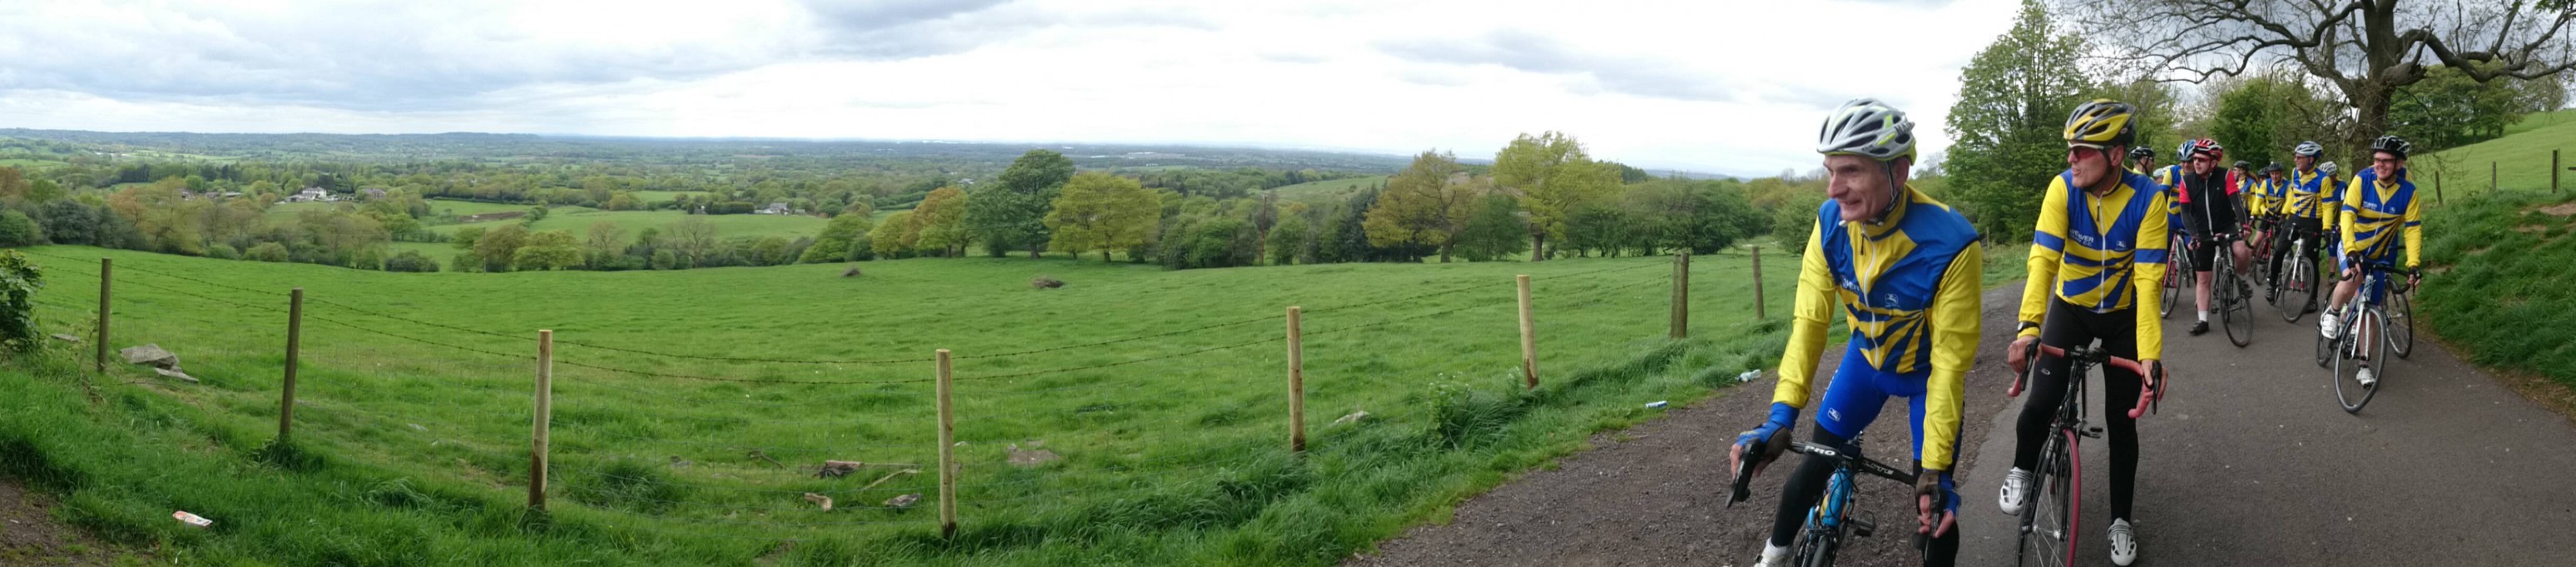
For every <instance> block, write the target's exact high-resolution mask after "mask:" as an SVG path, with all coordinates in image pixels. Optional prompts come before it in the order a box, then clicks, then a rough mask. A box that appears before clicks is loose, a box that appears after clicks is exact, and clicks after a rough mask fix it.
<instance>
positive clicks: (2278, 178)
mask: <svg viewBox="0 0 2576 567" xmlns="http://www.w3.org/2000/svg"><path fill="white" fill-rule="evenodd" d="M2282 181H2288V179H2287V178H2285V177H2283V176H2282V173H2281V170H2278V169H2275V170H2272V182H2273V183H2279V182H2282Z"/></svg>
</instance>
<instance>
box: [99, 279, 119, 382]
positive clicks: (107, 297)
mask: <svg viewBox="0 0 2576 567" xmlns="http://www.w3.org/2000/svg"><path fill="white" fill-rule="evenodd" d="M114 281H116V260H113V259H108V258H99V259H98V373H99V375H100V376H105V375H107V320H108V317H107V308H108V306H109V305H111V304H112V303H113V302H112V301H111V300H112V299H113V298H114V296H113V295H111V294H109V293H108V288H109V285H108V284H109V283H111V282H114Z"/></svg>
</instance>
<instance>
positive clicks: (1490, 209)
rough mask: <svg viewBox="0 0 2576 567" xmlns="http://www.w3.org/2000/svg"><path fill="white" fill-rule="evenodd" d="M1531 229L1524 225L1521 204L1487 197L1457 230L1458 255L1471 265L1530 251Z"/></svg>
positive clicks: (1506, 198) (1505, 197)
mask: <svg viewBox="0 0 2576 567" xmlns="http://www.w3.org/2000/svg"><path fill="white" fill-rule="evenodd" d="M1529 244H1530V241H1529V226H1528V224H1527V223H1523V222H1521V201H1520V199H1514V198H1512V196H1510V195H1504V194H1500V193H1494V194H1487V195H1485V197H1484V203H1483V204H1479V205H1477V206H1476V213H1475V214H1474V215H1471V216H1469V217H1467V224H1466V226H1465V227H1463V228H1460V229H1459V230H1458V254H1459V255H1461V256H1465V257H1466V258H1467V261H1470V262H1490V261H1494V260H1499V259H1502V258H1503V257H1505V256H1510V255H1512V254H1519V253H1521V252H1526V251H1528V250H1529Z"/></svg>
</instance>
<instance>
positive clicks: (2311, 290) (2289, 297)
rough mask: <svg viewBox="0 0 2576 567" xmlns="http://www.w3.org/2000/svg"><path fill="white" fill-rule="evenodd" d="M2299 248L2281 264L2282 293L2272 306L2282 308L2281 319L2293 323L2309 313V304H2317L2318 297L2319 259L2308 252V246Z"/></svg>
mask: <svg viewBox="0 0 2576 567" xmlns="http://www.w3.org/2000/svg"><path fill="white" fill-rule="evenodd" d="M2297 248H2298V249H2296V250H2292V251H2291V255H2290V257H2289V258H2286V259H2285V260H2286V261H2285V262H2283V263H2282V264H2281V276H2282V277H2281V295H2280V296H2279V297H2277V298H2275V299H2274V300H2273V302H2272V307H2274V308H2277V309H2280V310H2281V320H2282V321H2288V322H2291V323H2297V322H2299V317H2302V316H2305V315H2307V314H2308V306H2310V305H2313V304H2315V303H2316V298H2317V293H2316V292H2317V259H2316V257H2315V256H2314V255H2312V254H2309V253H2308V249H2307V248H2308V247H2307V246H2305V245H2301V246H2298V247H2297Z"/></svg>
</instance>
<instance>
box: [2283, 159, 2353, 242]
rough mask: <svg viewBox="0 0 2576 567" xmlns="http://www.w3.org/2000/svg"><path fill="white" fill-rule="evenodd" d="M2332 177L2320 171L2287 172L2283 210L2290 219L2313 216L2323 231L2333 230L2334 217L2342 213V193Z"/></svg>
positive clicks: (2310, 217) (2311, 217)
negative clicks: (2284, 206) (2288, 175)
mask: <svg viewBox="0 0 2576 567" xmlns="http://www.w3.org/2000/svg"><path fill="white" fill-rule="evenodd" d="M2337 189H2339V187H2336V186H2335V180H2334V178H2331V177H2327V176H2326V173H2325V172H2323V171H2298V170H2291V171H2290V190H2289V191H2288V197H2287V199H2288V200H2287V201H2286V203H2287V206H2286V208H2284V209H2283V213H2284V214H2285V215H2287V216H2289V217H2291V218H2302V219H2315V220H2317V221H2318V222H2319V223H2320V224H2318V225H2317V226H2321V227H2324V228H2325V229H2326V230H2334V226H2335V217H2336V216H2337V215H2339V214H2340V213H2342V212H2343V211H2342V210H2341V209H2342V207H2343V195H2341V193H2342V192H2341V191H2338V190H2337Z"/></svg>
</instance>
